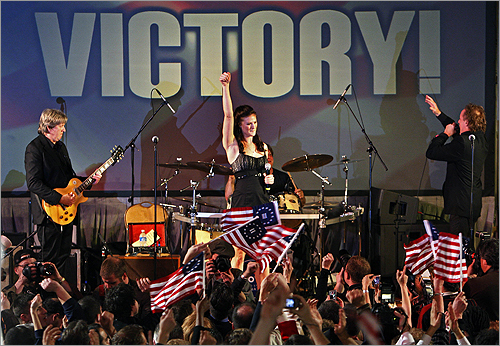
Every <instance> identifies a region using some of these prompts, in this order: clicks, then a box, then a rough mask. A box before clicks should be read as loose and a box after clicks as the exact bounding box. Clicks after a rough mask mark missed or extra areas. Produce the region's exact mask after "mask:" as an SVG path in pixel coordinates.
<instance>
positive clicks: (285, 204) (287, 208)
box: [276, 192, 302, 228]
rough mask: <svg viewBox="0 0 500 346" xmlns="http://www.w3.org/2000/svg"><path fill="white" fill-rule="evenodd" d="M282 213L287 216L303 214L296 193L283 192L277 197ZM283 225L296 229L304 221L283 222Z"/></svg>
mask: <svg viewBox="0 0 500 346" xmlns="http://www.w3.org/2000/svg"><path fill="white" fill-rule="evenodd" d="M276 198H277V200H278V207H279V211H280V213H285V214H302V204H301V203H300V198H299V196H297V195H296V194H294V193H287V192H282V193H280V194H278V195H276ZM282 223H283V225H285V226H286V227H290V228H296V227H298V226H299V225H300V224H301V223H302V220H300V219H297V220H282Z"/></svg>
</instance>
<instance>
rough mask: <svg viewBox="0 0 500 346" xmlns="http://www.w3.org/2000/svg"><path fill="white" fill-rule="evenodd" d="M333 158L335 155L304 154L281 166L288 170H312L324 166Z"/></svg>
mask: <svg viewBox="0 0 500 346" xmlns="http://www.w3.org/2000/svg"><path fill="white" fill-rule="evenodd" d="M332 160H333V157H332V156H331V155H327V154H314V155H304V156H301V157H297V158H294V159H292V160H290V161H288V162H286V163H285V164H284V165H283V166H281V169H283V170H284V171H287V172H300V171H310V170H312V169H314V168H318V167H321V166H324V165H326V164H327V163H330V162H331V161H332Z"/></svg>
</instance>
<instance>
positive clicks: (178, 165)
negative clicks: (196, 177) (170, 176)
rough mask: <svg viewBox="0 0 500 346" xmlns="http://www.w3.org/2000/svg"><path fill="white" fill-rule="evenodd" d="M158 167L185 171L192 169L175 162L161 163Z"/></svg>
mask: <svg viewBox="0 0 500 346" xmlns="http://www.w3.org/2000/svg"><path fill="white" fill-rule="evenodd" d="M158 167H167V168H179V169H181V168H183V169H192V168H191V167H189V166H188V165H187V164H185V163H181V162H174V163H159V164H158Z"/></svg>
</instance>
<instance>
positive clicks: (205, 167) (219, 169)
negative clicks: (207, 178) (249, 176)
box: [187, 161, 233, 175]
mask: <svg viewBox="0 0 500 346" xmlns="http://www.w3.org/2000/svg"><path fill="white" fill-rule="evenodd" d="M187 165H188V166H189V168H193V169H197V170H199V171H203V172H207V173H208V172H210V168H212V166H213V168H214V169H213V172H214V173H215V174H220V175H231V174H233V170H232V169H231V168H229V167H226V166H222V165H218V164H216V163H212V162H202V161H197V162H194V161H193V162H188V163H187Z"/></svg>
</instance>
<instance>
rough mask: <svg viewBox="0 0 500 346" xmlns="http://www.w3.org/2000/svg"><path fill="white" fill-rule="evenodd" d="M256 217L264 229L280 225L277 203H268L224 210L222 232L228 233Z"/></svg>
mask: <svg viewBox="0 0 500 346" xmlns="http://www.w3.org/2000/svg"><path fill="white" fill-rule="evenodd" d="M257 216H258V217H259V219H260V221H261V223H262V225H263V226H264V227H267V226H271V225H277V224H280V223H281V220H280V214H279V211H278V202H276V201H274V202H269V203H266V204H262V205H259V206H255V207H241V208H231V209H226V210H224V212H223V215H222V217H221V226H222V230H223V231H224V232H229V231H231V230H233V229H235V228H236V227H238V226H241V225H243V224H244V223H246V222H248V221H250V220H251V219H253V218H254V217H257Z"/></svg>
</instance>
